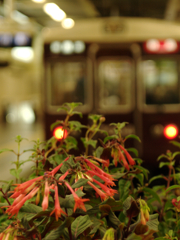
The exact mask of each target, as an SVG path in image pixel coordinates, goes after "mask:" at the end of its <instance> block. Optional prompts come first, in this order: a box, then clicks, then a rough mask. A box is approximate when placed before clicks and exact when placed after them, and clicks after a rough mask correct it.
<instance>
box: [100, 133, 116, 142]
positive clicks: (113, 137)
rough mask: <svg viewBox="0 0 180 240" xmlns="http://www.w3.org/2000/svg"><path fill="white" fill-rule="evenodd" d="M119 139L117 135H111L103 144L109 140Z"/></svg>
mask: <svg viewBox="0 0 180 240" xmlns="http://www.w3.org/2000/svg"><path fill="white" fill-rule="evenodd" d="M118 138H119V137H118V136H117V135H111V136H108V137H105V138H104V141H103V142H104V143H106V142H107V141H109V140H113V139H118Z"/></svg>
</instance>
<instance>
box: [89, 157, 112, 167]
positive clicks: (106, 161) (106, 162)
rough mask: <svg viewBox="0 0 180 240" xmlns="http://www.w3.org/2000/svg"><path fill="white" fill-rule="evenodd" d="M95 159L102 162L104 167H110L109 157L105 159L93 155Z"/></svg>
mask: <svg viewBox="0 0 180 240" xmlns="http://www.w3.org/2000/svg"><path fill="white" fill-rule="evenodd" d="M93 158H94V159H95V160H97V161H98V162H100V163H102V164H103V165H104V167H109V159H107V160H104V159H101V158H97V157H93Z"/></svg>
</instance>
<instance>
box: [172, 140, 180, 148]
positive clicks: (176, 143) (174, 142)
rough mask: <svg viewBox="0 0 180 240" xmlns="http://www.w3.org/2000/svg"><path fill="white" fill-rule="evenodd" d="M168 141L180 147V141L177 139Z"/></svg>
mask: <svg viewBox="0 0 180 240" xmlns="http://www.w3.org/2000/svg"><path fill="white" fill-rule="evenodd" d="M170 143H171V144H173V145H174V146H176V147H179V148H180V143H179V142H177V141H170Z"/></svg>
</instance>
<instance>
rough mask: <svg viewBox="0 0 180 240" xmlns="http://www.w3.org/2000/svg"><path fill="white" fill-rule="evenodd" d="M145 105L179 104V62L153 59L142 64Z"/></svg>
mask: <svg viewBox="0 0 180 240" xmlns="http://www.w3.org/2000/svg"><path fill="white" fill-rule="evenodd" d="M142 78H143V83H144V87H145V98H144V101H145V104H146V105H157V104H178V103H180V99H179V90H178V89H179V82H178V62H177V61H176V60H173V59H153V60H152V59H151V60H144V61H143V62H142Z"/></svg>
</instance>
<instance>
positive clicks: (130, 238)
mask: <svg viewBox="0 0 180 240" xmlns="http://www.w3.org/2000/svg"><path fill="white" fill-rule="evenodd" d="M126 240H142V237H140V236H138V235H136V234H135V233H132V234H130V235H129V236H128V237H127V238H126Z"/></svg>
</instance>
